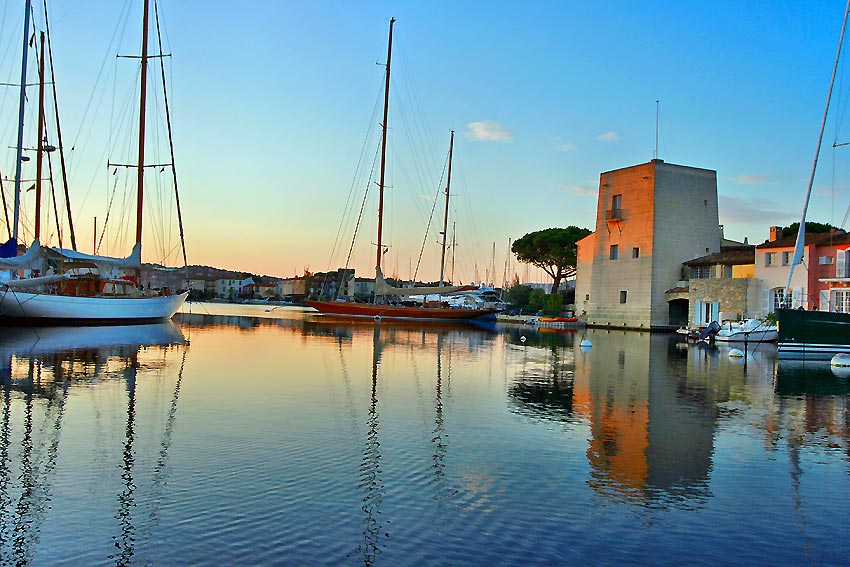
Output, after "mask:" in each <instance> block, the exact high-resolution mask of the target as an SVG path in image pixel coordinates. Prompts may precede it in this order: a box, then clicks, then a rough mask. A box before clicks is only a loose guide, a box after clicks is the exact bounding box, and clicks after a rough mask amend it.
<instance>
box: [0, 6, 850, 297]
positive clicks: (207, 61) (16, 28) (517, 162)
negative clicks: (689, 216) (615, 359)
mask: <svg viewBox="0 0 850 567" xmlns="http://www.w3.org/2000/svg"><path fill="white" fill-rule="evenodd" d="M17 4H20V5H21V6H17ZM22 6H23V1H22V0H21V1H20V2H18V1H17V0H16V1H14V2H13V1H9V2H4V3H3V5H2V6H0V34H2V35H0V82H16V81H18V80H19V77H17V76H16V74H19V73H20V36H21V25H22V23H21V21H22V14H23V7H22ZM48 8H49V10H50V14H51V15H50V26H51V36H52V43H53V51H54V66H55V69H56V86H57V90H58V99H59V106H60V114H61V116H62V128H63V136H64V137H65V140H64V142H65V146H66V150H67V149H68V147H69V146H70V145H71V144H73V148H74V149H73V151H70V152H68V160H69V163H70V168H69V169H70V171H71V172H72V173H71V176H70V192H71V201H72V210H73V215H74V220H75V224H76V229H77V235H78V236H77V238H78V241H79V243H78V246H79V248H80V250H82V251H83V252H91V250H92V247H93V245H94V243H93V231H94V228H95V226H94V218H95V217H98V218H99V219H100V220H99V221H98V222H99V223H101V228H102V224H103V221H104V219H105V217H106V214H107V213H106V209H107V207H108V203H109V199H110V194H111V193H110V191H113V188H114V185H113V184H112V183H113V181H112V178H113V177H115V176H112V174H111V171H110V170H108V169H107V168H106V167H105V164H106V161H107V159H109V160H110V161H113V162H115V160H121V159H129V157H119V156H117V155H115V154H117V153H120V152H117V151H116V149H121V148H123V151H124V154H126V155H127V156H129V155H131V154H132V153H133V151H135V150H134V147H133V145H132V144H133V142H132V135H129V134H128V135H126V136H124V133H125V132H132V131H134V128H135V125H134V124H133V120H132V117H131V113H132V112H135V109H134V108H133V104H137V103H136V102H134V101H135V99H134V98H133V97H135V96H137V94H135V93H136V91H134V90H133V89H134V87H133V86H132V81H133V80H134V73H135V72H136V69H137V67H138V62H137V60H132V59H117V58H116V57H115V56H116V55H117V54H119V53H120V54H122V55H134V54H135V55H137V54H138V52H139V43H140V39H139V38H140V23H139V21H140V14H141V2H140V0H133V1H118V0H108V1H107V0H74V1H70V0H68V1H59V0H57V1H54V2H49V3H48ZM844 8H845V4H844V2H842V1H841V0H823V1H817V2H799V1H781V0H780V1H751V2H738V1H717V2H710V3H709V2H701V3H697V2H680V1H669V2H668V1H659V2H652V3H646V2H631V1H623V2H606V1H600V2H583V1H582V2H579V1H571V0H562V1H551V2H549V1H528V2H506V1H465V2H448V1H442V0H435V1H431V2H389V1H362V2H348V3H342V2H337V1H322V0H315V1H311V2H291V1H288V0H280V1H262V0H260V1H257V2H252V3H250V5H245V6H243V5H239V4H235V3H233V2H224V1H218V0H207V1H200V0H197V1H196V0H180V1H175V0H161V1H160V5H159V10H160V17H161V22H162V26H163V30H164V37H165V40H164V42H165V47H164V48H163V50H164V51H166V52H167V53H168V54H170V55H171V57H168V58H167V60H166V61H165V65H166V72H167V76H168V79H169V83H168V88H169V98H170V104H171V113H172V125H173V132H174V147H175V156H176V157H175V163H176V165H177V171H178V178H179V180H180V181H179V187H180V198H181V206H182V211H183V217H184V225H185V234H186V242H187V249H188V260H189V263H190V264H205V265H212V266H216V267H221V268H228V269H234V270H244V271H248V272H252V273H257V274H268V275H274V276H280V277H290V276H293V275H296V274H302V273H303V272H304V270H305V269H308V270H310V271H313V272H315V271H322V270H325V269H328V268H333V269H335V268H337V267H340V266H342V265H344V264H345V262H346V257H347V255H348V250H349V246H350V242H351V230H352V228H353V226H354V225H355V224H356V220H355V217H356V213H357V211H359V209H360V207H361V203H362V202H363V194H364V192H365V190H366V188H367V187H369V191H368V198H367V200H366V202H365V203H364V204H363V211H364V212H363V215H362V220H361V221H360V225H359V226H360V228H359V231H358V238H357V244H356V245H355V246H354V247H353V248H352V254H351V258H350V260H349V264H350V265H352V266H354V267H355V268H356V269H357V271H358V275H360V276H371V275H373V266H374V263H375V247H374V245H373V244H374V242H375V240H376V220H375V209H376V193H377V191H376V188H375V183H374V180H373V181H372V182H370V181H369V178H368V176H367V174H368V171H369V169H370V168H371V164H372V161H373V159H374V156H375V150H376V148H377V142H378V133H379V126H378V122H379V120H378V119H377V118H376V116H375V115H374V113H375V110H376V104H377V103H379V102H380V95H381V89H382V83H383V76H384V75H383V74H384V67H383V64H384V63H385V60H386V49H387V33H388V27H389V19H390V17H395V18H396V20H397V21H396V24H395V27H394V45H393V62H392V63H393V64H392V85H391V99H390V116H389V121H388V122H389V126H390V129H389V135H388V145H389V148H390V150H389V152H388V157H387V164H388V165H387V178H388V183H387V185H388V189H387V196H386V202H387V215H386V220H385V227H384V240H385V243H389V245H390V249H389V251H388V252H387V253H386V254H385V256H384V272H385V273H387V274H390V275H392V274H396V275H399V276H401V277H404V278H407V277H410V276H411V275H412V273H413V272H414V271H415V270H416V264H417V262H418V261H419V260H418V258H419V255H420V248H422V247H423V239H424V242H425V245H424V252H423V253H422V260H421V262H420V268H419V269H418V272H417V277H418V279H420V280H422V279H425V280H427V279H436V278H437V277H438V276H439V246H438V244H437V241H438V240H439V238H440V236H439V234H438V232H439V231H440V230H441V229H442V226H441V225H442V222H443V219H442V210H443V207H444V204H443V203H442V201H438V202H437V203H436V206H435V203H434V200H435V198H436V197H437V194H438V192H439V189H440V187H441V186H443V185H444V184H445V178H444V168H445V162H446V154H447V150H448V144H449V132H450V131H451V130H454V131H455V142H454V154H453V172H452V201H451V203H452V204H451V218H450V221H449V226H450V228H449V237H448V238H449V240H450V241H451V239H452V233H454V235H455V240H456V243H457V245H456V247H455V254H454V256H455V278H454V279H456V280H460V281H464V282H467V281H469V280H473V281H480V280H481V279H484V278H488V279H490V280H495V281H496V283H501V279H502V277H503V275H504V273H505V272H510V273H514V272H516V273H519V274H520V275H521V277H524V276H525V274H524V273H523V268H522V267H521V266H518V265H517V264H516V263H515V262H510V265H509V267H507V268H506V264H507V263H508V258H509V254H508V250H509V241H511V240H515V239H517V238H519V237H521V236H523V235H524V234H526V233H528V232H531V231H535V230H541V229H545V228H550V227H563V226H568V225H576V226H581V227H586V228H591V229H592V228H593V227H594V224H595V209H596V199H597V188H598V184H599V175H600V173H602V172H605V171H610V170H614V169H619V168H623V167H628V166H631V165H636V164H640V163H645V162H647V161H649V160H650V159H652V158H653V156H654V152H655V150H656V108H658V109H659V112H658V132H659V137H658V146H657V152H658V154H657V155H658V158H660V159H663V160H665V161H666V162H668V163H675V164H680V165H688V166H694V167H701V168H707V169H712V170H715V171H717V181H718V199H719V211H720V223H721V224H723V225H724V227H725V234H726V237H727V238H731V239H735V240H740V241H743V240H744V239H745V238H747V239H748V241H749V242H750V243H759V242H763V241H764V240H765V239H766V238H767V236H768V233H769V227H770V226H771V225H787V224H790V223H792V222H795V221H796V220H799V216H800V210H801V208H802V203H803V197H804V194H805V189H806V185H807V182H808V176H809V173H810V171H811V168H812V160H813V157H814V151H815V144H816V142H817V135H818V129H819V127H820V121H821V117H822V113H823V109H824V104H825V99H826V93H827V87H828V82H829V77H830V73H831V71H832V65H833V60H834V58H835V50H836V46H837V41H838V35H839V32H840V28H841V20H842V15H843V11H844ZM35 9H36V12H37V13H38V14H40V13H41V10H42V8H41V4H40V1H39V0H36V1H35ZM35 20H36V25H37V26H38V27H39V29H41V28H43V17H36V18H35ZM30 67H31V68H34V67H35V62H34V59H33V60H32V62H31V63H30ZM841 68H842V69H843V68H844V65H843V64H842V65H841ZM151 69H153V70H155V72H156V73H159V67H158V66H157V65H153V64H152V67H151ZM152 72H153V71H152ZM35 77H36V76H35V75H33V74H32V73H31V74H30V78H29V79H28V82H29V83H33V82H37V79H36V78H35ZM848 84H850V78H848V77H847V76H846V74H844V73H842V72H839V75H838V79H837V83H836V91H835V94H834V99H833V104H832V107H831V112H832V114H831V118H830V121H829V123H828V125H827V129H826V134H825V140H824V149H823V151H822V152H821V161H820V163H819V166H818V175H817V178H816V181H815V191H814V194H813V197H812V204H811V208H810V214H809V219H810V220H816V221H820V222H831V223H833V224H836V225H840V223H841V222H842V218H843V216H844V211H845V209H846V208H847V206H848V204H850V200H848V196H850V192H848V190H847V183H848V180H850V176H848V167H847V165H848V163H850V155H845V154H846V153H847V152H850V147H847V148H842V147H839V148H835V149H834V148H833V147H832V145H833V142H834V141H837V142H839V143H841V142H847V141H850V130H848V128H847V127H846V126H844V127H842V125H841V121H840V117H841V115H842V114H843V111H844V109H845V108H846V101H847V95H848V93H847V86H848ZM35 90H36V89H31V90H30V92H29V97H28V98H29V101H30V102H29V106H28V108H32V107H33V101H34V100H35V99H36V94H35V92H34V91H35ZM126 93H129V94H126ZM16 97H17V94H16V92H15V91H14V89H12V88H9V87H3V88H2V92H0V137H2V140H0V143H2V151H0V171H2V173H3V176H4V177H5V178H9V177H11V176H12V173H10V172H11V171H12V170H13V164H14V154H13V152H12V151H11V150H10V149H7V148H9V147H10V146H14V143H15V141H14V127H15V125H16V121H17V106H16V105H17V102H16ZM656 101H660V102H659V103H658V106H656ZM33 119H34V118H29V120H30V123H32V120H33ZM116 122H117V123H119V124H120V125H121V126H114V125H110V124H114V123H116ZM161 127H162V125H161V123H160V130H161ZM151 129H152V130H153V131H157V129H156V128H151ZM120 136H124V137H125V138H126V140H131V141H129V142H128V141H125V142H121V143H119V142H118V141H117V140H118V139H119V137H120ZM155 137H158V138H160V141H161V138H162V137H163V136H162V135H161V134H159V135H157V136H155ZM30 138H33V136H30ZM32 143H34V142H30V144H32ZM122 144H123V145H122ZM25 145H26V144H25ZM151 155H152V156H154V155H155V154H153V152H151ZM150 159H152V160H157V159H164V160H165V161H162V162H154V163H165V162H167V161H169V160H168V159H167V157H164V158H160V157H151V158H150ZM32 161H33V162H34V161H35V160H32ZM117 163H122V162H121V161H117ZM27 167H32V166H31V165H30V164H28V165H27ZM24 177H25V178H26V177H27V174H26V173H25V174H24ZM32 177H34V173H31V174H30V177H29V178H32ZM4 187H6V191H7V195H8V194H9V187H8V185H4ZM146 193H148V194H150V193H151V191H150V190H148V189H146ZM440 198H442V197H440ZM121 199H123V200H124V201H128V202H129V201H130V200H131V199H130V193H127V194H125V195H124V197H121V196H120V195H119V197H118V198H117V200H119V201H120V200H121ZM347 204H348V205H347ZM432 207H434V208H435V212H434V215H433V218H432V220H431V226H430V229H429V232H428V236H427V238H425V234H426V233H425V230H426V226H427V225H428V218H429V215H430V211H431V208H432ZM26 210H27V211H29V210H31V209H30V208H27V209H26ZM118 210H119V207H117V206H115V207H113V208H110V213H109V214H110V217H111V222H114V221H115V220H116V219H118V220H120V218H125V217H126V218H129V216H130V215H129V214H128V213H126V212H122V213H120V214H119V213H118V212H117V211H118ZM163 210H164V211H165V213H164V214H165V215H166V216H168V215H171V216H173V211H172V212H169V211H170V210H171V209H168V208H167V207H166V209H163ZM352 213H355V214H352ZM119 217H120V218H119ZM0 222H2V221H0ZM150 224H151V225H152V227H153V226H156V225H157V222H156V221H152V222H151V223H150ZM452 226H454V227H455V228H454V229H453V228H452ZM340 227H343V228H342V229H341V228H340ZM98 230H100V229H98ZM113 230H114V232H113V233H111V234H112V235H113V238H111V239H109V238H107V239H105V240H104V241H105V242H106V243H107V244H106V245H104V248H101V249H100V252H101V253H107V252H108V253H111V254H114V255H125V254H126V253H129V248H126V252H122V251H121V250H120V248H122V247H126V243H125V242H119V240H121V239H124V240H126V238H127V236H126V235H127V234H128V231H127V229H125V230H123V231H121V230H120V229H113ZM147 230H152V228H149V229H147ZM169 230H170V232H169V233H168V234H169V236H168V238H171V239H173V237H174V235H175V232H174V229H169ZM130 232H131V231H130ZM118 234H120V235H122V236H121V238H120V239H119V238H117V237H115V235H118ZM147 234H148V233H146V238H159V239H160V240H157V244H154V245H150V246H149V245H148V244H147V243H146V244H145V250H146V252H145V254H147V253H148V252H147V251H148V250H159V251H160V252H158V253H155V254H154V257H153V258H151V257H150V256H148V257H146V260H153V261H157V260H164V261H166V262H167V263H171V264H172V265H174V264H176V263H178V260H179V259H178V258H177V256H176V255H175V250H176V248H175V247H174V245H172V244H164V240H163V238H164V237H153V236H147ZM110 242H111V243H112V244H109V243H110ZM110 246H111V248H110ZM449 256H450V257H451V256H452V254H451V251H450V252H449ZM448 270H450V268H447V271H448ZM494 274H495V277H493V275H494ZM541 276H542V274H535V273H531V274H530V275H529V277H530V278H531V279H538V280H540V278H541Z"/></svg>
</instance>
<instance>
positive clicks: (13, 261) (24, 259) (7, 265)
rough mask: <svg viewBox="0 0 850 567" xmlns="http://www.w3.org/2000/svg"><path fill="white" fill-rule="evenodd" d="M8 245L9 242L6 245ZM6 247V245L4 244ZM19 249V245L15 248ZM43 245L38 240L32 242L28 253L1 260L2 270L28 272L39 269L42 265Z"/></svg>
mask: <svg viewBox="0 0 850 567" xmlns="http://www.w3.org/2000/svg"><path fill="white" fill-rule="evenodd" d="M6 244H8V242H7V243H6ZM4 246H5V244H4ZM15 248H16V249H17V245H16V246H15ZM40 252H41V244H40V243H39V242H38V238H36V239H35V240H33V241H32V246H30V247H29V248H28V249H27V251H26V252H24V253H23V254H22V255H20V256H12V257H10V258H0V270H26V269H33V268H38V267H39V266H40V264H41V254H40Z"/></svg>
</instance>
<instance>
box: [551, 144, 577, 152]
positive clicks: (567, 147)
mask: <svg viewBox="0 0 850 567" xmlns="http://www.w3.org/2000/svg"><path fill="white" fill-rule="evenodd" d="M555 147H556V148H557V149H558V151H559V152H574V151H575V149H576V145H575V144H570V143H564V144H558V145H557V146H555Z"/></svg>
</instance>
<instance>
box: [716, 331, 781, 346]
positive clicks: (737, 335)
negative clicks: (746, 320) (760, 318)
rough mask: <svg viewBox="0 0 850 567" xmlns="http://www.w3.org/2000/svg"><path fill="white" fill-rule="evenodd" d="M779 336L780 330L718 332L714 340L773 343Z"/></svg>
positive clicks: (722, 341)
mask: <svg viewBox="0 0 850 567" xmlns="http://www.w3.org/2000/svg"><path fill="white" fill-rule="evenodd" d="M778 337H779V332H778V331H773V330H764V331H736V332H734V333H730V334H728V335H721V334H720V333H718V334H717V335H715V336H714V340H715V341H717V342H721V343H744V342H748V343H772V342H776V339H777V338H778Z"/></svg>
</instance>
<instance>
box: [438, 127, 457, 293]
mask: <svg viewBox="0 0 850 567" xmlns="http://www.w3.org/2000/svg"><path fill="white" fill-rule="evenodd" d="M454 145H455V131H454V130H452V134H451V137H450V138H449V172H448V174H447V175H446V212H445V214H444V215H443V250H442V254H441V255H440V287H442V285H443V277H444V276H445V273H446V233H447V232H448V231H449V188H450V187H451V185H452V150H453V149H454Z"/></svg>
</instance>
